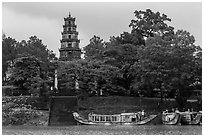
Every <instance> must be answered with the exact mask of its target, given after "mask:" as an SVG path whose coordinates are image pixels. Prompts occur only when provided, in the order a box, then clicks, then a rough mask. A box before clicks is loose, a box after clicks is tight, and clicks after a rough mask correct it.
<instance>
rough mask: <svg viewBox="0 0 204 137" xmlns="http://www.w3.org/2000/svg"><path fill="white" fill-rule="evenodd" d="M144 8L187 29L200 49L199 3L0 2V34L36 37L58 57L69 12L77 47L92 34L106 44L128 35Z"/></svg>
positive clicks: (26, 37) (14, 36) (86, 41)
mask: <svg viewBox="0 0 204 137" xmlns="http://www.w3.org/2000/svg"><path fill="white" fill-rule="evenodd" d="M147 8H149V9H151V10H152V11H154V12H157V11H158V12H160V13H161V14H162V13H164V14H166V15H167V16H168V17H169V18H171V19H172V21H171V23H170V25H172V26H173V27H175V29H176V30H177V29H184V30H187V31H188V32H190V33H191V34H192V35H193V36H194V37H195V39H196V44H197V45H200V46H202V3H201V2H195V3H192V2H173V3H167V2H164V3H161V2H153V3H150V2H145V3H142V2H127V3H124V2H115V3H110V2H108V3H106V2H103V3H99V2H97V3H93V2H92V3H90V2H85V3H82V2H78V3H71V2H66V3H65V2H43V3H42V2H37V3H33V2H28V3H26V2H18V3H14V2H9V3H7V2H3V3H2V31H3V32H4V33H5V34H6V36H10V37H12V38H15V39H16V40H17V41H21V40H26V41H27V40H28V39H29V37H30V36H33V35H36V36H37V37H38V38H39V39H42V42H43V44H45V45H47V46H48V49H50V50H53V51H54V53H56V55H57V56H59V51H58V49H59V48H60V39H61V31H62V25H63V24H64V17H67V16H68V13H69V11H70V12H71V15H72V16H73V17H76V24H77V31H78V32H79V38H80V40H81V42H80V47H84V46H86V45H87V44H88V43H89V39H90V38H92V37H93V36H94V35H97V36H100V37H101V38H102V39H104V40H105V41H108V40H109V37H110V36H118V35H120V34H121V33H122V32H124V31H128V32H129V31H130V28H129V27H128V26H129V24H130V21H131V19H134V11H135V10H146V9H147Z"/></svg>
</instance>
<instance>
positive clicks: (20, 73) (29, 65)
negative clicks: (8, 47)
mask: <svg viewBox="0 0 204 137" xmlns="http://www.w3.org/2000/svg"><path fill="white" fill-rule="evenodd" d="M11 83H12V84H13V85H15V86H17V87H19V88H20V89H21V90H24V91H25V93H23V94H25V95H38V96H39V95H40V94H41V93H40V90H41V86H42V85H43V83H45V80H43V79H42V78H41V77H40V61H39V60H38V59H37V58H35V57H33V56H31V57H21V58H18V59H16V61H15V65H14V69H13V73H12V75H11Z"/></svg>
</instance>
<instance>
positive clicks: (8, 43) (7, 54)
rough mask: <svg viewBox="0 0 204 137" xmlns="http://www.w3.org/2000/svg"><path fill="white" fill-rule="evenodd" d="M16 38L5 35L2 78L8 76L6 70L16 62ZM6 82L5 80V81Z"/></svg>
mask: <svg viewBox="0 0 204 137" xmlns="http://www.w3.org/2000/svg"><path fill="white" fill-rule="evenodd" d="M16 44H17V42H16V40H15V39H13V38H11V37H8V38H7V37H6V36H3V39H2V78H3V79H4V78H5V77H6V71H7V70H8V67H11V66H10V65H11V64H13V63H14V59H15V58H16V56H17V52H16ZM3 82H4V81H3Z"/></svg>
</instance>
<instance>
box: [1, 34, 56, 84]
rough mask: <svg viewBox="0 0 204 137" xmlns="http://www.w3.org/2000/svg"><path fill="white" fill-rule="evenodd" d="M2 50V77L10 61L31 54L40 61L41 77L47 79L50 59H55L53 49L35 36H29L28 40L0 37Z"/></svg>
mask: <svg viewBox="0 0 204 137" xmlns="http://www.w3.org/2000/svg"><path fill="white" fill-rule="evenodd" d="M2 51H3V52H2V53H3V58H2V66H3V72H2V73H3V75H2V76H3V77H6V74H5V73H6V71H7V68H8V67H9V65H10V63H12V64H14V60H16V59H17V58H21V57H29V56H32V57H35V58H37V59H38V60H39V61H41V64H40V69H41V77H43V78H44V79H48V77H49V75H48V74H49V73H48V72H49V71H50V70H49V65H50V61H52V60H56V59H57V58H56V57H55V54H54V53H53V51H52V50H49V49H47V46H46V45H44V44H43V43H42V40H40V39H39V38H37V37H36V36H31V37H30V38H29V40H28V41H25V40H22V41H21V42H17V41H16V40H15V39H12V38H10V37H8V38H7V37H5V38H4V39H2ZM9 62H10V63H9ZM8 63H9V64H8ZM3 83H4V81H3Z"/></svg>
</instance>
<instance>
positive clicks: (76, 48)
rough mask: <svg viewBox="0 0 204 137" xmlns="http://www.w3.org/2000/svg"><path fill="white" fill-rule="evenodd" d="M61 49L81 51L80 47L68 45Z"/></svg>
mask: <svg viewBox="0 0 204 137" xmlns="http://www.w3.org/2000/svg"><path fill="white" fill-rule="evenodd" d="M59 51H80V52H81V49H80V48H78V47H66V48H60V49H59Z"/></svg>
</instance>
